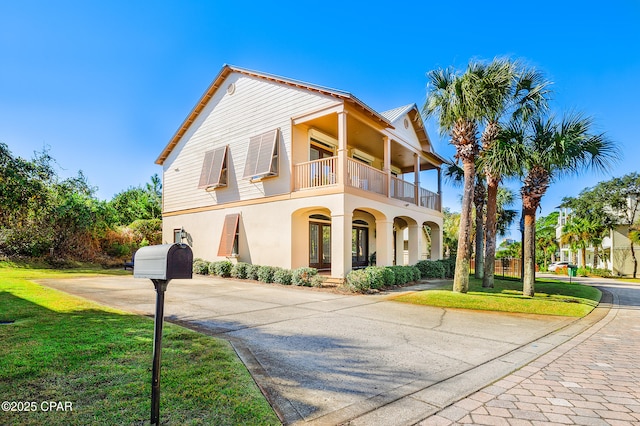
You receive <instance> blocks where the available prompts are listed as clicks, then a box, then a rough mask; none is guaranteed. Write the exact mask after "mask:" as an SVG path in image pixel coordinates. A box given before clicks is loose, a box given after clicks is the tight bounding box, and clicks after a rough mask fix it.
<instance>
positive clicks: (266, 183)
mask: <svg viewBox="0 0 640 426" xmlns="http://www.w3.org/2000/svg"><path fill="white" fill-rule="evenodd" d="M443 162H444V159H443V158H442V157H440V156H439V155H437V154H436V153H435V152H434V150H433V148H432V145H431V141H430V139H429V136H428V135H427V132H426V131H425V128H424V124H423V122H422V119H421V117H420V114H419V110H418V108H417V106H416V105H415V104H411V105H406V106H403V107H399V108H396V109H393V110H390V111H387V112H383V113H378V112H376V111H374V110H373V109H371V108H370V107H369V106H367V105H365V104H364V103H363V102H362V101H360V100H359V99H358V98H356V97H355V96H353V95H352V94H350V93H347V92H342V91H338V90H333V89H328V88H324V87H320V86H316V85H312V84H308V83H304V82H300V81H296V80H291V79H288V78H283V77H278V76H274V75H269V74H264V73H259V72H254V71H250V70H246V69H242V68H237V67H232V66H228V65H225V66H224V67H223V68H222V70H221V71H220V73H219V74H218V75H217V76H216V78H215V79H214V81H213V83H212V84H211V85H210V86H209V88H208V89H207V90H206V92H205V93H204V95H203V96H202V98H201V99H200V100H199V101H198V103H197V104H196V106H195V107H194V108H193V110H192V111H191V112H190V113H189V115H188V116H187V118H186V119H185V120H184V122H183V123H182V125H181V126H180V128H179V129H178V131H177V132H176V133H175V135H174V136H173V137H172V138H171V140H170V141H169V143H168V144H167V146H166V147H165V148H164V149H163V151H162V153H161V154H160V156H159V157H158V159H157V161H156V163H157V164H160V165H162V167H163V239H164V241H165V242H175V241H180V240H182V241H185V242H187V243H188V244H190V245H191V247H192V249H193V252H194V256H195V257H200V258H203V259H207V260H222V259H225V258H229V259H234V260H237V261H243V262H249V263H254V264H259V265H272V266H280V267H284V268H291V269H294V268H297V267H301V266H311V267H315V268H318V269H320V270H326V271H330V274H331V276H332V277H335V278H344V277H345V275H346V274H347V273H348V272H349V271H350V270H351V269H352V268H355V267H361V266H365V265H367V264H369V263H370V262H371V261H372V260H373V259H375V264H378V265H392V264H404V263H409V264H414V263H415V262H417V261H418V260H420V259H424V258H432V259H439V258H441V255H442V253H441V252H442V224H443V216H442V212H441V201H440V200H441V190H440V166H441V165H442V163H443ZM427 178H428V179H429V181H430V182H433V183H432V184H431V185H432V187H431V188H430V189H425V188H423V187H422V185H421V179H423V180H425V181H426V180H427ZM374 254H375V256H373V255H374Z"/></svg>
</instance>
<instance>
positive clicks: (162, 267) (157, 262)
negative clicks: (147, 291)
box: [133, 244, 193, 425]
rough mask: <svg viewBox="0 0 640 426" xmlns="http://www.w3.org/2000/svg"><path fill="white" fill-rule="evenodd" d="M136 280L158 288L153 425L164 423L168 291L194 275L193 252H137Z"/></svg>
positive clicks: (180, 248) (170, 247) (175, 248)
mask: <svg viewBox="0 0 640 426" xmlns="http://www.w3.org/2000/svg"><path fill="white" fill-rule="evenodd" d="M133 276H134V277H135V278H149V279H150V280H151V281H152V282H153V285H154V286H155V288H156V293H157V294H156V317H155V327H154V330H153V334H154V340H153V371H152V377H151V424H152V425H158V424H159V423H160V354H161V351H162V325H163V322H164V292H165V291H166V290H167V285H168V284H169V281H171V280H172V279H190V278H192V276H193V253H192V252H191V247H189V246H188V245H186V244H162V245H157V246H147V247H142V248H140V249H139V250H138V251H137V252H136V260H135V263H134V266H133Z"/></svg>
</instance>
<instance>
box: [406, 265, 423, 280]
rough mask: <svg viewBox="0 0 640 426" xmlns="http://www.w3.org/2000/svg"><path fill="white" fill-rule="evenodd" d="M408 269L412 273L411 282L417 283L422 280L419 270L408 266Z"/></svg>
mask: <svg viewBox="0 0 640 426" xmlns="http://www.w3.org/2000/svg"><path fill="white" fill-rule="evenodd" d="M408 268H409V270H410V271H411V272H413V274H412V277H411V281H419V280H420V278H422V271H420V268H418V267H416V266H408Z"/></svg>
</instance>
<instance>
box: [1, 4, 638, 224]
mask: <svg viewBox="0 0 640 426" xmlns="http://www.w3.org/2000/svg"><path fill="white" fill-rule="evenodd" d="M639 25H640V2H639V1H638V0H614V1H612V2H608V3H606V4H603V3H600V2H583V1H553V2H552V1H547V0H542V1H538V2H535V3H531V2H507V1H504V2H475V1H474V2H466V1H459V2H456V3H451V2H408V3H407V2H405V3H402V2H376V1H368V2H344V1H343V2H333V1H307V2H300V1H296V2H292V1H282V2H252V1H244V2H222V1H182V2H178V1H173V2H171V1H153V2H151V1H135V2H131V1H109V2H87V1H51V2H50V1H29V0H23V1H19V2H18V1H15V2H9V1H5V2H0V141H2V142H4V143H6V144H7V145H8V146H9V148H10V149H11V151H12V152H13V153H14V154H16V155H20V156H23V157H26V158H31V157H32V156H33V152H34V151H35V150H42V148H43V147H48V148H49V150H50V154H51V155H52V156H53V157H54V158H55V159H56V160H57V162H58V164H59V166H60V168H61V170H60V174H61V176H62V177H67V176H71V175H75V174H76V173H77V171H78V170H82V171H83V172H84V173H85V174H86V176H87V177H88V178H89V181H90V183H91V184H92V185H94V186H97V187H98V188H99V190H98V196H99V197H100V198H103V199H110V198H111V197H112V196H113V195H114V194H116V193H118V192H120V191H122V190H125V189H127V188H128V187H130V186H138V185H141V184H144V183H146V182H148V181H149V178H150V176H151V175H152V174H154V173H158V174H161V168H160V166H157V165H155V164H154V161H155V159H156V157H157V156H158V154H159V153H160V152H161V150H162V149H163V148H164V146H165V145H166V143H167V142H168V141H169V139H170V138H171V137H172V136H173V134H174V132H175V131H176V130H177V128H178V126H179V125H180V124H181V123H182V121H183V119H184V118H185V116H186V115H187V114H188V113H189V111H190V110H191V108H192V107H193V106H194V104H195V102H196V101H197V100H198V99H199V97H200V96H201V94H202V93H203V92H204V90H205V89H206V88H207V86H208V85H209V83H210V82H211V81H212V79H213V78H214V77H215V76H216V74H217V73H218V71H219V70H220V68H221V66H222V65H223V64H225V63H228V64H232V65H236V66H239V67H243V68H249V69H254V70H258V71H263V72H267V73H271V74H276V75H281V76H284V77H289V78H293V79H297V80H302V81H306V82H310V83H314V84H318V85H323V86H327V87H331V88H335V89H340V90H345V91H348V92H351V93H353V94H354V95H355V96H357V97H358V98H359V99H361V100H362V101H363V102H365V103H367V104H368V105H369V106H371V107H372V108H374V109H375V110H377V111H384V110H387V109H391V108H394V107H397V106H400V105H405V104H408V103H412V102H415V103H417V104H418V105H419V106H422V104H423V102H424V99H425V96H426V89H425V87H426V82H427V80H426V76H425V74H426V73H427V72H428V71H430V70H432V69H435V68H441V67H448V66H454V67H457V68H464V67H465V66H466V64H467V63H468V61H469V59H471V58H476V59H491V58H493V57H495V56H509V57H511V58H519V59H523V60H525V61H526V62H527V63H529V64H530V65H532V66H535V67H537V68H539V69H540V70H542V71H544V72H545V73H546V74H547V76H548V77H549V78H550V79H551V80H552V81H553V82H554V91H555V92H554V101H553V103H552V107H553V109H554V110H556V111H558V112H562V111H570V110H571V111H581V112H584V113H585V114H588V115H591V116H593V117H594V119H595V121H596V124H597V129H598V130H599V131H604V132H606V133H607V134H608V135H609V137H610V138H612V139H613V140H615V141H616V142H618V144H619V145H620V147H621V150H622V152H623V153H624V156H623V159H622V161H620V162H619V163H618V164H617V165H616V167H615V169H614V171H613V172H612V173H611V174H608V175H592V174H584V175H582V176H580V177H578V178H567V179H563V180H560V181H558V182H556V183H554V184H553V186H552V187H551V188H550V190H549V192H548V194H547V196H545V198H543V200H542V212H541V213H542V214H543V215H546V214H548V213H550V212H551V211H553V209H554V207H555V206H557V205H558V203H559V202H560V200H561V199H562V197H563V196H565V195H572V196H574V195H577V194H578V193H579V192H580V190H581V189H583V188H585V187H588V186H592V185H594V184H595V183H597V182H598V181H600V180H605V179H609V178H611V177H612V176H621V175H623V174H625V173H629V172H631V171H637V170H638V169H639V167H638V163H639V162H638V157H639V156H640V149H639V148H638V143H639V142H640V141H639V140H638V135H640V116H639V113H640V85H639V84H638V81H639V79H640V31H638V27H639ZM427 129H428V132H429V134H430V136H431V138H432V140H433V142H434V146H435V149H436V151H437V152H438V153H439V154H441V155H442V156H443V157H445V158H451V157H452V156H453V152H454V151H453V148H452V147H451V146H450V145H449V143H448V139H447V138H446V137H441V136H440V135H439V134H438V130H437V126H436V123H435V121H428V122H427ZM512 186H513V187H514V188H516V189H517V188H518V186H517V184H515V183H514V184H513V185H512ZM444 191H445V197H444V205H445V206H446V207H449V208H451V209H452V210H459V197H460V190H459V189H458V188H451V187H449V186H448V185H447V186H445V187H444ZM516 207H517V206H516ZM539 213H540V212H539ZM516 228H517V226H515V227H514V229H516Z"/></svg>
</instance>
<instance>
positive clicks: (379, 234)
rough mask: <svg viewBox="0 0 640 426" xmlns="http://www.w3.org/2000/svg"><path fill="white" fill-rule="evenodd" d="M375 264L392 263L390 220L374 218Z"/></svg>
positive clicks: (391, 229)
mask: <svg viewBox="0 0 640 426" xmlns="http://www.w3.org/2000/svg"><path fill="white" fill-rule="evenodd" d="M376 265H377V266H391V265H393V221H392V220H386V219H385V220H376Z"/></svg>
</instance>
